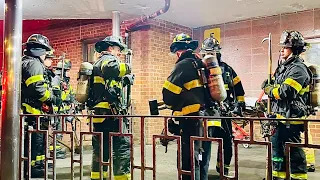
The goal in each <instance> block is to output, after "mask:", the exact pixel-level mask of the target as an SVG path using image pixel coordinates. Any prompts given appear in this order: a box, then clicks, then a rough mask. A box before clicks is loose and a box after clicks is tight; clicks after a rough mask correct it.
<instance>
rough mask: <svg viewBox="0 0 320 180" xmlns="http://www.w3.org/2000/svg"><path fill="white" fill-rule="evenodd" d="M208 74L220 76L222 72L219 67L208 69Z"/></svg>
mask: <svg viewBox="0 0 320 180" xmlns="http://www.w3.org/2000/svg"><path fill="white" fill-rule="evenodd" d="M209 71H210V74H215V75H220V74H222V70H221V68H220V67H215V68H210V70H209Z"/></svg>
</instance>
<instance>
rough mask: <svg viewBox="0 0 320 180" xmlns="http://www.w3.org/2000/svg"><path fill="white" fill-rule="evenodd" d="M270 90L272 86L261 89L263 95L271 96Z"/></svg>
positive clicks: (268, 85)
mask: <svg viewBox="0 0 320 180" xmlns="http://www.w3.org/2000/svg"><path fill="white" fill-rule="evenodd" d="M272 89H273V85H271V84H267V85H266V86H265V87H264V88H263V91H264V93H265V94H266V95H268V96H271V92H272Z"/></svg>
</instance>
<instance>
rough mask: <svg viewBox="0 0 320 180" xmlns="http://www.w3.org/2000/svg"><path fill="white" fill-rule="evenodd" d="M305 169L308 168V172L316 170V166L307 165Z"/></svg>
mask: <svg viewBox="0 0 320 180" xmlns="http://www.w3.org/2000/svg"><path fill="white" fill-rule="evenodd" d="M307 169H308V172H315V171H316V168H315V167H314V165H310V166H307Z"/></svg>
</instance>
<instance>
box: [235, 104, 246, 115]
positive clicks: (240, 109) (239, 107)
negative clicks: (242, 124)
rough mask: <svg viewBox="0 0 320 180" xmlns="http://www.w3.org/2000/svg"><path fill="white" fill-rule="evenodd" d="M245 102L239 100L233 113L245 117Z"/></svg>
mask: <svg viewBox="0 0 320 180" xmlns="http://www.w3.org/2000/svg"><path fill="white" fill-rule="evenodd" d="M244 106H245V104H244V103H243V102H238V103H237V104H236V105H235V108H234V109H233V111H232V114H235V115H238V116H241V117H243V109H244Z"/></svg>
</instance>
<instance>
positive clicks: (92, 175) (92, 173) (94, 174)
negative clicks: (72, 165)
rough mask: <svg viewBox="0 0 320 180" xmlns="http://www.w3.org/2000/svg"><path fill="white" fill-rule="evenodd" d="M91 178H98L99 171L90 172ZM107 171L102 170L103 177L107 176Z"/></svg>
mask: <svg viewBox="0 0 320 180" xmlns="http://www.w3.org/2000/svg"><path fill="white" fill-rule="evenodd" d="M90 177H91V179H100V172H91V176H90ZM108 177H109V173H108V172H107V171H105V172H103V178H108Z"/></svg>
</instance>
